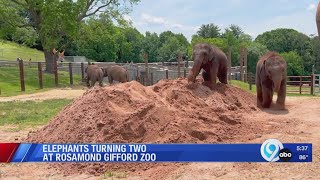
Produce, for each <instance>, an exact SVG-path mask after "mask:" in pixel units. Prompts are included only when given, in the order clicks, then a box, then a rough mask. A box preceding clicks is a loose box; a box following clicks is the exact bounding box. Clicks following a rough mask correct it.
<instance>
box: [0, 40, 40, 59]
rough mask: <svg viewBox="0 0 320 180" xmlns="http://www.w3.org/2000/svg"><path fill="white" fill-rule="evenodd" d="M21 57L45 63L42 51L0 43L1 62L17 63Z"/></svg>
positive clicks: (6, 42)
mask: <svg viewBox="0 0 320 180" xmlns="http://www.w3.org/2000/svg"><path fill="white" fill-rule="evenodd" d="M18 57H20V58H22V59H23V60H27V61H29V59H30V58H31V59H32V61H43V62H44V54H43V52H42V51H39V50H36V49H32V48H29V47H26V46H23V45H19V44H17V43H14V42H9V41H0V60H8V61H16V60H17V58H18Z"/></svg>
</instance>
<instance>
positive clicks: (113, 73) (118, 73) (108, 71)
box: [102, 65, 129, 84]
mask: <svg viewBox="0 0 320 180" xmlns="http://www.w3.org/2000/svg"><path fill="white" fill-rule="evenodd" d="M102 71H103V72H104V76H105V77H106V76H108V80H109V83H110V84H112V83H113V81H114V80H115V81H119V82H121V83H125V82H129V76H128V72H127V70H126V69H124V68H123V67H121V66H118V65H111V66H108V67H103V68H102Z"/></svg>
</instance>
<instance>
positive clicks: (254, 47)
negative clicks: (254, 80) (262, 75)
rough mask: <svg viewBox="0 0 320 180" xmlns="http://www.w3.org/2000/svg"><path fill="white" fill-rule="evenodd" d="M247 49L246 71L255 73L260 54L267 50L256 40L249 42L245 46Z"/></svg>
mask: <svg viewBox="0 0 320 180" xmlns="http://www.w3.org/2000/svg"><path fill="white" fill-rule="evenodd" d="M247 50H248V72H251V73H256V66H257V62H258V60H259V59H260V57H261V56H263V55H264V54H265V53H267V52H268V49H267V47H266V46H265V45H262V44H260V43H257V42H251V43H250V44H249V45H248V46H247Z"/></svg>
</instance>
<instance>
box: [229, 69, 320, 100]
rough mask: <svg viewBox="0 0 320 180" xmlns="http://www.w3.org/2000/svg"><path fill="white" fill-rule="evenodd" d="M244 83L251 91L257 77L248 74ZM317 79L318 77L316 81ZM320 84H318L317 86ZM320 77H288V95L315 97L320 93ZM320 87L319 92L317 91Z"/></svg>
mask: <svg viewBox="0 0 320 180" xmlns="http://www.w3.org/2000/svg"><path fill="white" fill-rule="evenodd" d="M235 77H236V76H233V78H232V79H233V80H240V81H241V79H240V78H238V79H237V78H235ZM245 77H246V78H245V79H244V82H247V83H248V84H249V89H250V90H252V86H253V85H255V79H256V77H255V75H254V74H252V73H247V74H246V75H245ZM316 77H318V78H317V79H316ZM317 83H318V84H317ZM319 85H320V75H310V76H287V93H299V94H311V95H315V94H316V93H320V87H319ZM317 87H319V88H318V89H319V91H315V90H316V88H317Z"/></svg>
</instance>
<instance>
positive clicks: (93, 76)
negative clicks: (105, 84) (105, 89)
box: [85, 65, 106, 87]
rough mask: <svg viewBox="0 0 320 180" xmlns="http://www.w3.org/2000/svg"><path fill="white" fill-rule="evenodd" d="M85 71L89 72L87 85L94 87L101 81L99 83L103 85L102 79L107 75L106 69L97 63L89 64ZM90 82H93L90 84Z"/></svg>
mask: <svg viewBox="0 0 320 180" xmlns="http://www.w3.org/2000/svg"><path fill="white" fill-rule="evenodd" d="M85 72H86V74H87V86H88V87H93V86H94V85H95V84H96V82H97V81H98V82H99V85H100V86H101V87H102V80H103V78H104V77H106V76H105V74H106V73H105V72H104V70H102V69H101V68H100V67H99V66H97V65H89V66H88V67H87V68H86V69H85ZM89 82H91V83H90V84H89Z"/></svg>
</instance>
